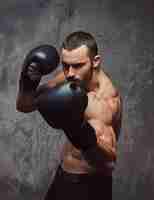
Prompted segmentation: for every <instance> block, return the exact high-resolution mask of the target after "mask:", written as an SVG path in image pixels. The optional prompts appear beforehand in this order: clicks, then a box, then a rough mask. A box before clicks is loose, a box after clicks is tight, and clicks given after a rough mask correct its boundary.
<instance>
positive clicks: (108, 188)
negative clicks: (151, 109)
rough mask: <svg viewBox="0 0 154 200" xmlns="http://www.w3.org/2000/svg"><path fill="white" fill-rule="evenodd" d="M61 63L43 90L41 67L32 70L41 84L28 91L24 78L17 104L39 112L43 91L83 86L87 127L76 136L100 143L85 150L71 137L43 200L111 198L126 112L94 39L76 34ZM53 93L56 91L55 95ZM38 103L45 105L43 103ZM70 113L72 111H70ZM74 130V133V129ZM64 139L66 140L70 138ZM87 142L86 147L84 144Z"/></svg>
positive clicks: (70, 38)
mask: <svg viewBox="0 0 154 200" xmlns="http://www.w3.org/2000/svg"><path fill="white" fill-rule="evenodd" d="M61 62H62V66H63V70H62V71H60V72H58V74H56V75H55V76H54V78H52V79H51V80H50V81H48V83H46V84H44V85H39V86H37V85H38V84H39V81H40V78H38V77H39V75H38V74H37V75H36V76H35V75H34V76H33V72H34V71H37V70H36V67H37V66H35V67H34V68H33V67H29V71H30V72H29V76H33V80H34V82H35V81H36V80H38V79H39V80H38V82H37V84H36V86H35V87H29V88H28V89H27V87H26V86H24V85H26V84H27V83H26V82H25V83H24V81H22V79H23V78H22V76H21V78H20V82H19V92H18V95H17V101H16V107H17V110H18V111H20V112H25V113H28V112H32V111H35V110H37V107H36V104H35V103H34V102H35V99H36V98H38V97H39V95H40V94H43V93H42V91H45V90H46V88H50V89H52V90H53V88H55V87H56V86H57V85H59V84H60V83H64V81H65V80H69V79H71V80H80V81H83V82H84V86H85V88H86V95H87V97H88V103H87V105H86V108H85V110H84V113H83V118H84V120H85V121H86V123H87V124H88V125H87V124H86V127H85V129H84V131H83V132H82V128H81V127H80V129H79V130H80V131H79V132H80V133H78V134H83V133H85V130H86V133H87V134H85V135H87V136H85V137H87V138H86V140H87V141H91V140H96V142H92V143H96V144H95V145H93V146H92V145H91V146H92V148H91V147H90V148H88V150H86V151H84V150H83V148H82V146H83V145H82V144H78V141H77V142H74V140H72V141H71V139H70V138H69V137H68V141H67V142H66V144H65V145H64V151H63V160H62V163H61V166H60V167H59V168H58V170H57V173H56V176H55V180H54V181H53V183H52V185H51V187H50V189H49V190H48V193H47V195H46V198H45V199H46V200H49V199H54V200H59V199H62V198H64V199H65V198H66V199H67V200H69V199H75V200H76V199H78V200H79V199H85V200H86V199H88V200H90V199H100V198H101V197H102V196H104V197H106V198H107V199H111V198H112V171H113V169H114V163H115V162H116V158H117V138H118V133H119V130H120V123H121V112H122V110H121V107H122V105H121V98H120V95H119V92H118V91H117V89H116V88H115V87H114V85H113V84H112V81H111V79H110V78H109V76H107V74H106V73H105V72H104V71H103V69H102V68H101V56H100V55H99V54H98V49H97V44H96V41H95V39H94V37H93V36H92V35H91V34H89V33H86V32H83V31H77V32H73V33H71V34H70V35H68V36H67V37H66V38H65V40H64V42H63V44H62V48H61ZM31 84H33V83H31ZM31 84H30V85H31ZM64 87H65V86H64ZM58 90H61V88H60V89H59V88H58ZM47 93H48V92H47ZM54 94H55V93H54V92H53V94H51V96H52V95H54ZM66 95H69V94H66ZM43 98H44V94H43ZM45 98H46V97H45ZM37 100H38V99H37ZM38 101H40V100H38ZM40 102H41V103H42V101H40ZM45 102H46V101H45ZM52 102H53V101H52ZM56 106H57V105H56ZM49 107H50V106H49ZM51 107H52V106H51ZM49 109H50V108H49ZM72 109H74V108H73V107H72ZM51 110H52V109H51ZM47 112H48V110H47ZM67 114H68V113H65V114H64V113H62V114H61V115H62V117H63V118H64V120H65V118H69V116H68V115H67ZM45 120H46V118H45ZM49 120H50V119H49ZM56 120H58V119H56ZM51 121H52V120H51ZM53 121H54V120H53ZM53 121H52V122H53ZM70 121H71V119H70ZM49 124H50V122H49ZM53 124H54V123H53ZM51 125H52V123H51ZM67 126H68V127H69V126H71V123H70V125H69V123H68V124H67ZM87 126H88V127H87ZM53 127H54V126H53ZM56 128H57V127H56ZM58 128H59V127H58ZM60 128H61V127H60ZM62 129H63V130H64V133H65V129H64V128H63V127H62ZM71 130H73V131H74V129H71ZM73 131H72V132H73ZM66 132H67V131H66ZM88 134H89V135H88ZM66 136H68V135H67V134H66ZM93 137H94V139H91V138H93ZM81 138H82V137H81ZM73 142H74V143H73ZM81 143H82V142H81ZM84 143H86V142H85V141H84ZM74 144H75V145H74ZM76 144H77V145H76ZM94 146H95V147H94Z"/></svg>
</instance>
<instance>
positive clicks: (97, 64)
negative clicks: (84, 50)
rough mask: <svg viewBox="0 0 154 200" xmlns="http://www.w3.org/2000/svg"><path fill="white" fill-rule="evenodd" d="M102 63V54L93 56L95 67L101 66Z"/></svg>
mask: <svg viewBox="0 0 154 200" xmlns="http://www.w3.org/2000/svg"><path fill="white" fill-rule="evenodd" d="M100 63H101V56H100V55H96V56H95V57H94V58H93V68H95V69H96V68H98V67H99V66H100Z"/></svg>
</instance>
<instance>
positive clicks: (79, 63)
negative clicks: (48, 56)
mask: <svg viewBox="0 0 154 200" xmlns="http://www.w3.org/2000/svg"><path fill="white" fill-rule="evenodd" d="M62 64H63V65H68V66H70V65H71V66H74V67H75V66H79V65H84V64H85V62H78V63H67V62H63V61H62Z"/></svg>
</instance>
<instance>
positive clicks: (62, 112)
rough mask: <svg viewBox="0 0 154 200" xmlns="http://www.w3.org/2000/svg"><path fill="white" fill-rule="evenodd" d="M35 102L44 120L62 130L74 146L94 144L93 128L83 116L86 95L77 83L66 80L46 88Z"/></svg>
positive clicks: (88, 146) (85, 146)
mask: <svg viewBox="0 0 154 200" xmlns="http://www.w3.org/2000/svg"><path fill="white" fill-rule="evenodd" d="M35 104H36V107H37V109H38V111H39V112H40V114H41V115H42V117H43V118H44V119H45V121H46V122H47V123H48V124H49V125H50V126H52V127H54V128H58V129H62V130H64V132H65V134H66V136H67V137H68V139H69V140H70V141H71V143H72V144H73V145H74V146H75V147H76V148H79V149H82V150H86V149H88V148H90V147H91V146H94V145H95V144H96V135H95V130H94V129H93V127H92V126H91V125H90V124H89V123H88V122H87V121H85V120H84V118H83V114H84V111H85V108H86V107H87V104H88V97H87V95H86V91H85V90H84V88H82V87H81V85H80V84H79V83H76V82H73V81H66V82H64V84H60V85H58V86H56V87H54V88H46V89H45V90H44V91H43V92H42V93H41V94H40V95H39V96H38V97H37V98H36V100H35Z"/></svg>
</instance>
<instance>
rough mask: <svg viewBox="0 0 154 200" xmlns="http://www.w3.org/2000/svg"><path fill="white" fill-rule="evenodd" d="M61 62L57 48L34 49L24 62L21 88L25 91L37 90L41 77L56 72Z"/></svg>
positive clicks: (41, 47)
mask: <svg viewBox="0 0 154 200" xmlns="http://www.w3.org/2000/svg"><path fill="white" fill-rule="evenodd" d="M59 60H60V59H59V55H58V52H57V50H56V48H55V47H53V46H51V45H41V46H38V47H36V48H34V49H32V50H31V51H30V52H29V53H28V54H27V56H26V57H25V59H24V62H23V66H22V71H21V77H20V86H21V87H22V88H23V90H31V89H36V87H37V86H38V84H39V82H40V80H41V77H42V76H43V75H46V74H48V73H50V72H52V71H54V70H55V69H56V68H57V66H58V64H59Z"/></svg>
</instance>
